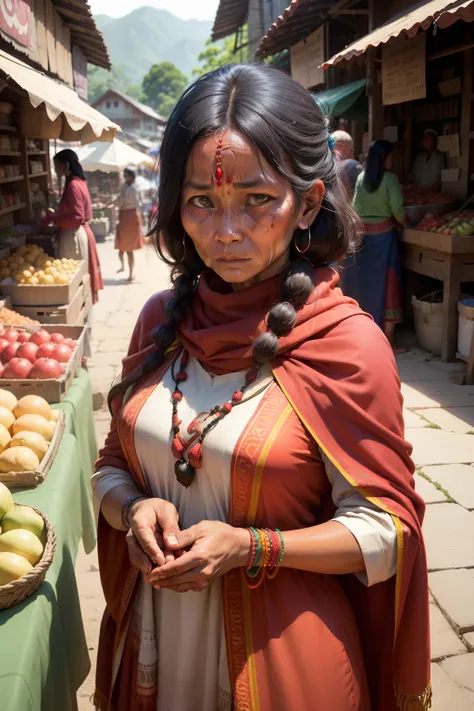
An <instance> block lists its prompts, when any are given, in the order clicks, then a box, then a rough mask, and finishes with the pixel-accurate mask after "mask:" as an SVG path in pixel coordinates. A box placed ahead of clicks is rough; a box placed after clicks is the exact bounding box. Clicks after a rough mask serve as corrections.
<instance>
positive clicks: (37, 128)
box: [0, 51, 120, 143]
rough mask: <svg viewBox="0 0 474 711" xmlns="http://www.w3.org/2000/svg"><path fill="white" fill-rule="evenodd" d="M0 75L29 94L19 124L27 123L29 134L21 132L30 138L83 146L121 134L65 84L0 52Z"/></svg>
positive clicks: (117, 128)
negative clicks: (73, 142) (63, 141)
mask: <svg viewBox="0 0 474 711" xmlns="http://www.w3.org/2000/svg"><path fill="white" fill-rule="evenodd" d="M0 71H1V72H3V73H4V74H6V76H7V79H11V80H13V81H14V82H15V84H18V86H19V87H21V88H22V89H24V90H25V91H26V92H27V94H28V98H29V104H31V107H33V109H30V110H28V109H29V105H28V102H26V104H27V106H25V111H24V112H23V111H22V112H21V114H20V121H21V120H22V118H23V120H24V121H27V122H28V128H29V130H28V132H27V133H25V131H23V132H24V133H25V135H27V136H29V137H30V138H62V139H64V140H65V141H81V142H82V143H88V142H90V141H96V140H97V139H98V138H100V139H101V140H102V141H111V140H112V139H113V137H114V136H115V133H116V132H117V131H119V130H120V127H119V126H117V124H115V123H113V122H112V121H110V120H109V119H108V118H107V117H106V116H104V115H103V114H101V113H99V111H96V110H95V109H93V108H92V107H91V106H89V105H88V104H86V103H85V101H82V100H81V99H80V98H79V97H78V95H77V94H76V92H75V91H73V90H72V89H70V88H69V87H68V86H66V85H65V84H62V83H61V82H59V81H56V79H51V78H50V77H48V76H46V74H43V72H41V71H37V70H36V69H32V68H31V67H29V66H28V65H27V64H25V63H24V62H22V61H21V60H20V59H16V58H15V57H12V56H11V55H9V54H6V52H1V51H0ZM22 114H23V116H22ZM47 124H49V125H47ZM48 131H50V132H48Z"/></svg>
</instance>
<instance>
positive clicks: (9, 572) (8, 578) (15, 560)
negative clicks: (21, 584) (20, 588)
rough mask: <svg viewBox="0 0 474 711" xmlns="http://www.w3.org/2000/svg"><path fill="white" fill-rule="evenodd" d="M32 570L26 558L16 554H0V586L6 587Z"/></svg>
mask: <svg viewBox="0 0 474 711" xmlns="http://www.w3.org/2000/svg"><path fill="white" fill-rule="evenodd" d="M30 570H33V566H32V565H31V563H30V562H29V561H27V560H26V558H23V556H22V555H17V554H16V553H0V586H1V585H8V583H12V582H13V581H14V580H18V579H19V578H22V577H23V576H24V575H26V574H27V573H29V572H30Z"/></svg>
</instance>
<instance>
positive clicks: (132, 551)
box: [125, 531, 152, 575]
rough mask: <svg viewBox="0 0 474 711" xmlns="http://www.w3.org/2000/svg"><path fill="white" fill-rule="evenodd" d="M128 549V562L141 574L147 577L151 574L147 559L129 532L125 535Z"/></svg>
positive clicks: (149, 563) (149, 562)
mask: <svg viewBox="0 0 474 711" xmlns="http://www.w3.org/2000/svg"><path fill="white" fill-rule="evenodd" d="M125 540H126V541H127V547H128V557H129V558H130V562H131V563H132V565H134V566H135V567H136V568H138V569H139V570H141V572H142V573H144V574H145V575H148V574H149V573H151V569H152V565H151V561H150V559H149V557H148V556H147V555H146V554H145V553H144V552H143V550H142V548H141V547H140V545H139V543H138V541H137V539H136V538H135V536H134V535H133V533H132V532H131V531H129V532H128V533H127V536H126V539H125Z"/></svg>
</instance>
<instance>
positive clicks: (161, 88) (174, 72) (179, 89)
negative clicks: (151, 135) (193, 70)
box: [142, 62, 188, 116]
mask: <svg viewBox="0 0 474 711" xmlns="http://www.w3.org/2000/svg"><path fill="white" fill-rule="evenodd" d="M187 83H188V79H187V77H186V76H185V75H184V74H183V73H182V72H180V71H179V69H178V68H177V67H176V66H175V65H174V64H172V63H171V62H162V63H161V64H154V65H153V66H152V67H150V70H149V72H148V74H146V75H145V77H144V78H143V84H142V88H143V93H144V95H145V100H146V102H147V103H148V104H150V106H153V108H154V109H156V111H158V113H160V114H162V115H163V116H169V114H170V113H171V111H172V109H173V106H174V105H175V103H176V102H177V100H178V99H179V97H180V96H181V94H182V93H183V91H184V89H185V87H186V85H187Z"/></svg>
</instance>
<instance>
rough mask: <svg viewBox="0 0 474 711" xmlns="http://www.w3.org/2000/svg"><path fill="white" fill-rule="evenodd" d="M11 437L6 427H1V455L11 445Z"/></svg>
mask: <svg viewBox="0 0 474 711" xmlns="http://www.w3.org/2000/svg"><path fill="white" fill-rule="evenodd" d="M10 440H11V436H10V432H9V431H8V430H7V428H6V427H4V426H3V425H0V454H1V453H2V452H3V450H4V449H6V448H7V447H8V445H9V444H10Z"/></svg>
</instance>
